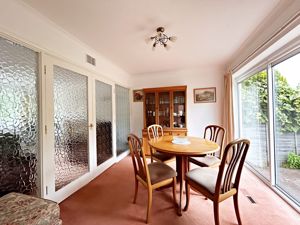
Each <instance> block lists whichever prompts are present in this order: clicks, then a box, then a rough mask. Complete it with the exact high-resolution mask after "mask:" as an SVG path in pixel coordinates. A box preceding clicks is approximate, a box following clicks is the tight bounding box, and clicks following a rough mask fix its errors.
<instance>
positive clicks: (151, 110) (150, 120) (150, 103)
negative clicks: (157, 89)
mask: <svg viewBox="0 0 300 225" xmlns="http://www.w3.org/2000/svg"><path fill="white" fill-rule="evenodd" d="M145 108H146V127H149V126H150V125H152V124H155V123H156V121H155V93H146V94H145Z"/></svg>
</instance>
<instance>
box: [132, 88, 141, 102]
mask: <svg viewBox="0 0 300 225" xmlns="http://www.w3.org/2000/svg"><path fill="white" fill-rule="evenodd" d="M143 99H144V91H143V90H142V89H141V90H133V101H134V102H142V101H143Z"/></svg>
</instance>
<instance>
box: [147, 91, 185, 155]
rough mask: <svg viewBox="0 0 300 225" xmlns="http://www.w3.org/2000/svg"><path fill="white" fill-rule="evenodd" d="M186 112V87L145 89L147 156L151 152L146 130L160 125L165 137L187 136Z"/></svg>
mask: <svg viewBox="0 0 300 225" xmlns="http://www.w3.org/2000/svg"><path fill="white" fill-rule="evenodd" d="M186 110H187V108H186V86H175V87H162V88H147V89H144V129H143V139H144V141H143V147H144V149H145V153H146V154H147V155H148V154H150V152H149V146H148V141H147V129H146V128H147V127H148V126H150V125H152V124H159V125H161V126H162V127H163V130H164V134H165V135H174V136H180V135H187V128H186V120H187V117H186ZM174 113H176V114H177V115H176V116H174ZM179 114H182V115H179Z"/></svg>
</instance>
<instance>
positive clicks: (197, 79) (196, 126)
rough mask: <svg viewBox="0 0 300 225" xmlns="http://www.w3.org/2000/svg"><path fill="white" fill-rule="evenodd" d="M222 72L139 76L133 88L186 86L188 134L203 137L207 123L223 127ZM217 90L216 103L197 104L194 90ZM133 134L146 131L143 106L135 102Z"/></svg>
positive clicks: (209, 71)
mask: <svg viewBox="0 0 300 225" xmlns="http://www.w3.org/2000/svg"><path fill="white" fill-rule="evenodd" d="M224 73H225V72H224V71H223V69H221V68H220V69H218V68H211V67H208V68H200V69H190V70H180V71H169V72H159V73H150V74H140V75H135V76H134V77H133V87H134V89H140V88H149V87H164V86H177V85H187V128H188V135H193V136H202V135H203V130H204V127H205V126H206V125H208V124H222V110H223V96H224V93H223V92H224V90H223V75H224ZM203 87H216V88H217V102H216V103H194V99H193V89H194V88H203ZM131 110H132V124H131V129H132V132H134V133H136V134H138V135H139V136H141V130H142V129H143V104H142V103H140V102H133V103H132V107H131Z"/></svg>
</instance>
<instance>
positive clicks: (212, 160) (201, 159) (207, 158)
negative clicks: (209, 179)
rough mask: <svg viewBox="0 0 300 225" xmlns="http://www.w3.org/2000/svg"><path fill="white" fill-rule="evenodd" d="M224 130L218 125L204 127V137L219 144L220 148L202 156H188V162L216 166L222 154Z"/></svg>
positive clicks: (202, 165) (203, 165)
mask: <svg viewBox="0 0 300 225" xmlns="http://www.w3.org/2000/svg"><path fill="white" fill-rule="evenodd" d="M225 135H226V130H225V129H224V128H223V127H221V126H218V125H209V126H207V127H205V130H204V138H205V139H208V140H210V141H214V142H216V143H218V144H219V146H220V150H219V151H218V152H216V153H212V154H207V155H204V156H197V157H190V158H189V162H190V163H194V164H196V165H198V166H201V167H218V166H219V165H220V163H221V159H222V155H223V145H224V139H225Z"/></svg>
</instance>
